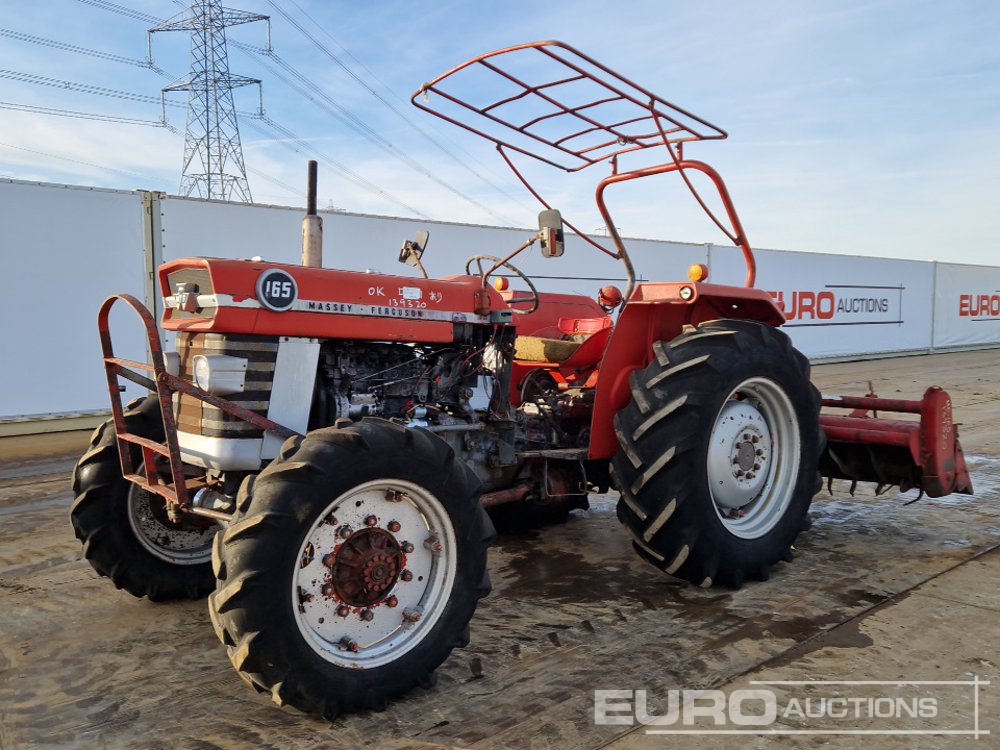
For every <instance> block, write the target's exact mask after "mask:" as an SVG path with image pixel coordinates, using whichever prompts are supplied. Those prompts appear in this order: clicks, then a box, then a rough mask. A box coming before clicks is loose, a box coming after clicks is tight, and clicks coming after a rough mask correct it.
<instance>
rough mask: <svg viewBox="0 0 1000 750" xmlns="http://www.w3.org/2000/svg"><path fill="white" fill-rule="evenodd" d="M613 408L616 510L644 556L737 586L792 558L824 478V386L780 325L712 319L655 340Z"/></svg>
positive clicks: (699, 578) (678, 571)
mask: <svg viewBox="0 0 1000 750" xmlns="http://www.w3.org/2000/svg"><path fill="white" fill-rule="evenodd" d="M653 351H654V354H655V358H654V360H653V361H652V362H651V363H650V364H649V366H648V367H646V368H645V369H644V370H642V371H636V372H634V373H633V374H632V376H631V385H632V401H631V403H630V404H629V405H628V406H627V407H626V408H625V409H623V410H622V411H621V412H620V413H619V414H618V415H617V416H616V418H615V431H616V433H617V436H618V440H619V444H620V446H621V451H620V452H619V453H618V455H617V456H616V457H615V458H614V460H613V462H612V471H613V474H614V476H615V479H616V484H617V486H618V489H619V491H620V493H621V499H620V500H619V504H618V516H619V518H620V519H621V521H622V522H623V523H624V524H625V526H626V527H627V528H628V530H629V531H630V532H631V534H632V537H633V545H634V546H635V548H636V550H637V551H638V552H639V554H640V555H642V556H643V557H644V558H645V559H647V560H649V561H650V562H652V563H653V564H654V565H656V566H657V567H658V568H660V569H662V570H664V571H666V572H667V573H670V574H673V575H676V576H678V577H681V578H685V579H687V580H689V581H691V582H693V583H696V584H699V585H702V586H709V585H712V584H713V583H720V584H724V585H729V586H734V587H738V586H740V585H742V583H743V581H744V579H746V578H758V579H762V580H763V579H766V578H767V577H768V576H769V574H770V569H771V566H773V565H774V563H776V562H778V561H779V560H783V559H784V560H788V559H791V546H792V543H793V542H794V541H795V538H796V536H797V535H798V533H799V532H800V531H801V530H802V528H803V527H804V525H805V523H806V514H807V511H808V509H809V504H810V502H811V500H812V497H813V495H815V493H816V492H817V490H818V488H819V484H818V473H817V467H818V463H819V453H820V448H821V440H822V432H821V430H820V427H819V407H820V398H819V394H818V392H817V391H816V389H815V388H814V387H813V386H812V384H811V383H810V382H809V362H808V360H806V358H805V357H804V356H803V355H802V354H801V353H800V352H798V351H797V350H796V349H794V348H793V347H792V345H791V342H790V340H789V338H788V336H787V335H785V333H784V332H783V331H780V330H778V329H776V328H772V327H771V326H767V325H763V324H760V323H756V322H752V321H744V320H719V321H711V322H708V323H704V324H702V325H701V326H699V327H697V328H694V329H690V330H688V331H686V332H685V333H683V334H682V335H681V336H679V337H677V338H676V339H674V340H673V341H670V342H658V343H656V344H654V346H653Z"/></svg>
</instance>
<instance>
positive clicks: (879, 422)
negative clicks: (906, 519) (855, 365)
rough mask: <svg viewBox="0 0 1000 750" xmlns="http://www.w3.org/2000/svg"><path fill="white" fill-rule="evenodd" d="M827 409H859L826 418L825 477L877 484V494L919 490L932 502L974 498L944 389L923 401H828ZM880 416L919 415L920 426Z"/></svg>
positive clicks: (823, 424)
mask: <svg viewBox="0 0 1000 750" xmlns="http://www.w3.org/2000/svg"><path fill="white" fill-rule="evenodd" d="M823 406H825V407H836V408H841V409H852V410H853V411H851V412H850V414H848V415H844V416H842V415H834V414H820V417H819V423H820V426H821V427H822V428H823V431H824V432H825V433H826V440H827V444H826V450H825V451H824V452H823V456H822V458H821V459H820V472H821V473H822V474H823V476H826V477H830V478H838V479H850V480H852V481H853V482H854V483H856V482H857V481H865V482H875V483H877V485H878V492H877V493H876V494H881V492H882V491H883V490H884V489H886V488H887V487H890V486H892V485H899V488H900V489H901V490H902V491H904V492H905V491H906V490H909V489H912V488H914V487H916V488H919V489H920V490H921V491H922V492H925V493H927V495H928V496H929V497H944V496H945V495H950V494H952V493H962V494H965V495H971V494H972V480H971V479H970V478H969V471H968V469H967V468H966V466H965V457H964V456H963V455H962V446H961V445H959V442H958V429H957V427H956V426H955V423H954V422H953V421H952V412H951V398H950V397H949V396H948V394H947V393H946V392H945V391H943V390H942V389H941V388H939V387H937V386H933V387H931V388H928V389H927V392H926V393H924V397H923V399H922V400H920V401H904V400H901V399H888V398H878V397H877V396H824V397H823ZM878 412H897V413H904V414H917V415H919V416H920V421H919V422H918V421H916V420H909V421H907V420H903V419H883V418H881V417H875V416H873V415H874V414H876V413H878ZM852 487H853V485H852Z"/></svg>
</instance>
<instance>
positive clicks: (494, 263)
mask: <svg viewBox="0 0 1000 750" xmlns="http://www.w3.org/2000/svg"><path fill="white" fill-rule="evenodd" d="M484 261H489V263H490V265H489V268H490V273H492V272H493V271H495V270H497V269H498V268H506V269H507V270H508V271H510V272H511V273H513V274H514V275H515V276H517V277H518V278H519V279H521V281H523V282H524V283H525V284H527V285H528V289H530V290H531V294H530V295H529V296H527V297H516V298H514V299H511V300H509V301H508V302H507V304H508V305H509V306H510V311H511V312H513V313H517V314H518V315H527V314H528V313H533V312H534V311H535V310H537V309H538V305H539V304H540V303H541V296H540V295H539V294H538V289H537V288H535V285H534V284H533V283H531V279H529V278H528V277H527V276H525V275H524V273H523V272H522V271H520V270H519V269H518V268H516V267H515V266H514V265H512V264H511V263H509V262H508V261H505V260H503V259H502V258H498V257H496V256H495V255H473V256H472V257H471V258H469V259H468V260H467V261H465V273H466V275H467V276H471V275H473V274H472V264H473V263H475V264H476V270H477V271H478V273H477V274H476V275H477V276H479V278H481V279H482V280H483V286H485V285H486V269H484V268H483V262H484ZM523 304H530V305H531V307H530V308H528V309H527V310H516V309H515V308H514V305H523Z"/></svg>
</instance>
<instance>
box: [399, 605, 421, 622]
mask: <svg viewBox="0 0 1000 750" xmlns="http://www.w3.org/2000/svg"><path fill="white" fill-rule="evenodd" d="M421 617H422V615H421V614H420V612H418V611H417V610H415V609H409V608H407V609H404V610H403V622H405V623H409V624H410V625H412V624H413V623H415V622H420V618H421Z"/></svg>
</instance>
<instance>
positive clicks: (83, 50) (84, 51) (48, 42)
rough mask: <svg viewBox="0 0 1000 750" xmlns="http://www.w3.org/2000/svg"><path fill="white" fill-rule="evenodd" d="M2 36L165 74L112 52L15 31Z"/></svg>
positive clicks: (4, 31)
mask: <svg viewBox="0 0 1000 750" xmlns="http://www.w3.org/2000/svg"><path fill="white" fill-rule="evenodd" d="M0 36H5V37H7V38H8V39H15V40H17V41H19V42H29V43H31V44H38V45H41V46H43V47H51V48H53V49H60V50H64V51H66V52H76V53H78V54H81V55H89V56H90V57H96V58H99V59H101V60H110V61H111V62H117V63H124V64H126V65H134V66H136V67H138V68H149V69H150V70H155V71H157V72H160V73H162V72H163V71H161V70H159V68H156V67H155V66H153V64H152V63H151V62H150V61H149V60H139V59H137V58H134V57H125V56H124V55H116V54H113V53H111V52H103V51H101V50H97V49H90V48H89V47H79V46H77V45H75V44H67V43H66V42H60V41H57V40H55V39H46V38H45V37H41V36H35V35H33V34H25V33H24V32H21V31H15V30H13V29H0Z"/></svg>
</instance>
